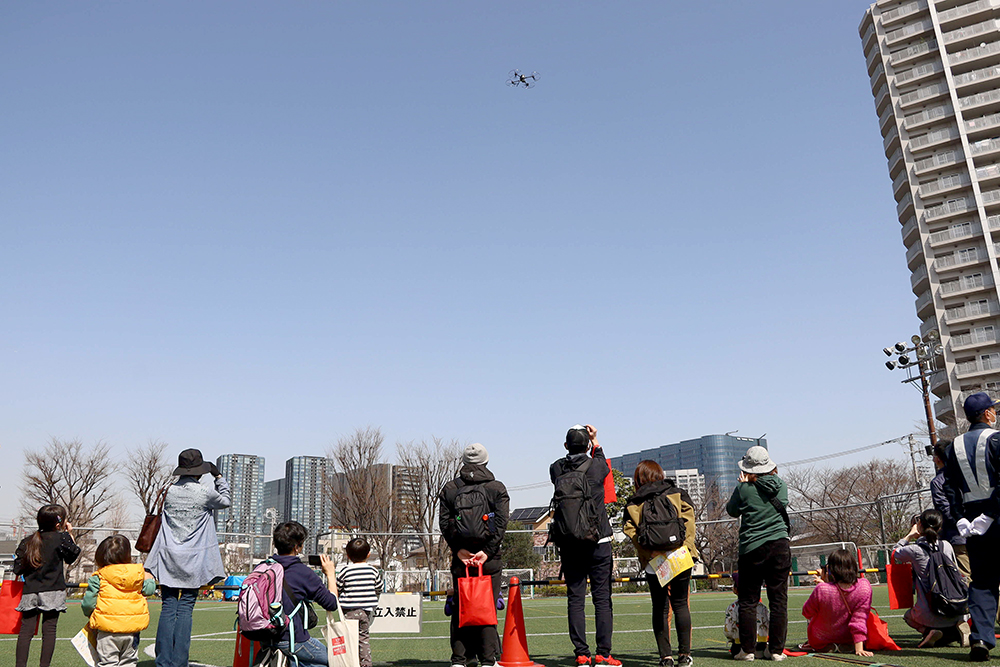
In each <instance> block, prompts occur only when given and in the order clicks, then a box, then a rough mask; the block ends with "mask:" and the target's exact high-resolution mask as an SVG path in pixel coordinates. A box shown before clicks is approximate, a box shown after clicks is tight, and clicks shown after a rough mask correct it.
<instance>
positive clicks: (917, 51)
mask: <svg viewBox="0 0 1000 667" xmlns="http://www.w3.org/2000/svg"><path fill="white" fill-rule="evenodd" d="M935 50H937V40H935V39H928V40H927V41H925V42H920V43H919V44H914V45H913V46H909V47H907V48H905V49H903V50H902V51H896V52H895V53H893V54H891V55H890V56H889V64H890V65H892V66H893V68H896V67H899V66H900V65H902V64H904V63H907V62H909V61H911V60H913V59H914V58H919V57H920V56H922V55H924V54H927V53H930V52H931V51H935Z"/></svg>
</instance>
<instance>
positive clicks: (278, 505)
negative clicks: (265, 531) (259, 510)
mask: <svg viewBox="0 0 1000 667" xmlns="http://www.w3.org/2000/svg"><path fill="white" fill-rule="evenodd" d="M269 509H270V510H274V523H275V524H279V523H282V522H283V521H284V520H285V478H284V477H282V478H281V479H273V480H271V481H270V482H264V518H265V528H270V526H271V517H270V516H268V515H267V511H268V510H269Z"/></svg>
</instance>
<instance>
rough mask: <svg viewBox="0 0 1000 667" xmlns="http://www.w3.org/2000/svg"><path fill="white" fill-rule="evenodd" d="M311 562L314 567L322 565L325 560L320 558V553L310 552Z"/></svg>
mask: <svg viewBox="0 0 1000 667" xmlns="http://www.w3.org/2000/svg"><path fill="white" fill-rule="evenodd" d="M309 564H310V565H312V566H313V567H320V566H321V565H322V564H323V561H321V560H320V559H319V554H309Z"/></svg>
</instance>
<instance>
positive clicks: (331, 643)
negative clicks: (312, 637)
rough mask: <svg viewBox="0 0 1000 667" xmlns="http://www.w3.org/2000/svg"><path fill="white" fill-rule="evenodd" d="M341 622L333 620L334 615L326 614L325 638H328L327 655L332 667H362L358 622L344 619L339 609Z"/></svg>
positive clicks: (338, 613) (338, 614)
mask: <svg viewBox="0 0 1000 667" xmlns="http://www.w3.org/2000/svg"><path fill="white" fill-rule="evenodd" d="M336 613H337V616H338V617H339V618H340V620H339V621H334V620H333V614H332V613H330V612H327V614H326V628H325V629H324V630H323V636H324V637H325V638H326V655H327V659H328V660H329V661H330V667H361V660H360V658H358V622H357V621H356V620H355V619H353V618H349V619H346V620H345V619H344V616H343V614H341V612H340V609H339V608H338V609H337V612H336Z"/></svg>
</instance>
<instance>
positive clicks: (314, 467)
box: [284, 456, 333, 553]
mask: <svg viewBox="0 0 1000 667" xmlns="http://www.w3.org/2000/svg"><path fill="white" fill-rule="evenodd" d="M329 478H330V462H329V459H327V458H326V457H325V456H293V457H292V458H290V459H288V460H287V461H286V462H285V508H284V520H285V521H298V522H299V523H301V524H302V525H303V526H305V527H306V528H307V529H308V530H309V539H307V540H306V543H305V545H304V546H303V551H304V552H305V553H313V551H314V550H315V544H316V543H315V541H314V539H313V538H314V537H316V535H317V534H319V533H322V532H326V531H327V530H329V529H330V524H331V521H332V518H333V513H332V506H331V504H330V501H329V499H328V498H327V496H326V494H327V491H326V489H325V485H326V484H327V480H328V479H329Z"/></svg>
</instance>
